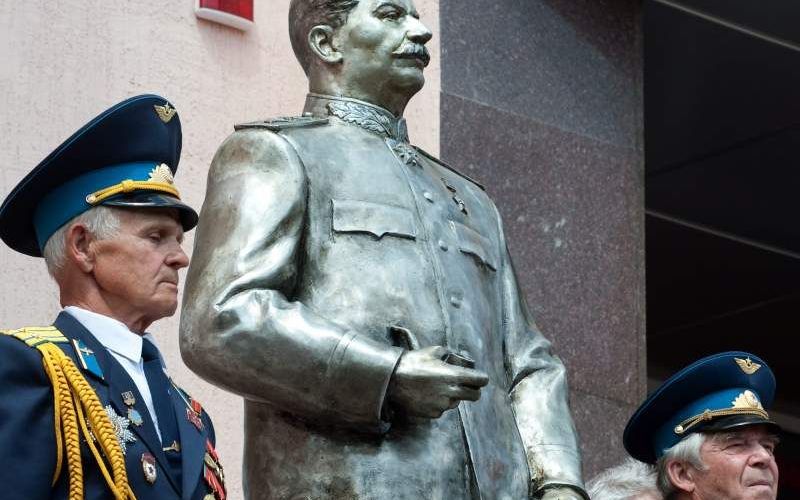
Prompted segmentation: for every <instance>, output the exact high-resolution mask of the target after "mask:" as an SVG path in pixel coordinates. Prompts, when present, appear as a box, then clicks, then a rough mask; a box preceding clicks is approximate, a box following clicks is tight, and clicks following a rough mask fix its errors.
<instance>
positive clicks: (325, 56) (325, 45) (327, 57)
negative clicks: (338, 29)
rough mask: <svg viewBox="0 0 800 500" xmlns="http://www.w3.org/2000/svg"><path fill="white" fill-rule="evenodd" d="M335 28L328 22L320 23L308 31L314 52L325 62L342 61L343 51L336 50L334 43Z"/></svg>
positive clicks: (334, 62) (309, 42) (335, 62)
mask: <svg viewBox="0 0 800 500" xmlns="http://www.w3.org/2000/svg"><path fill="white" fill-rule="evenodd" d="M333 35H334V31H333V28H331V27H330V26H328V25H327V24H320V25H317V26H314V27H313V28H311V31H309V32H308V45H309V46H310V47H311V50H312V51H313V52H314V54H316V55H317V57H319V58H320V59H321V60H322V61H323V62H326V63H328V64H338V63H340V62H342V53H341V52H339V51H338V50H336V47H335V46H334V44H333Z"/></svg>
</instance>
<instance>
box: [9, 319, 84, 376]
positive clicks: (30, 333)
mask: <svg viewBox="0 0 800 500" xmlns="http://www.w3.org/2000/svg"><path fill="white" fill-rule="evenodd" d="M44 343H53V344H56V345H58V346H59V347H61V348H62V349H63V346H67V345H69V339H67V338H66V337H65V336H64V334H62V333H61V332H60V331H58V330H57V329H56V328H55V327H52V326H44V327H25V328H17V329H10V330H5V329H3V330H0V373H5V377H9V376H10V374H12V373H15V374H24V375H26V376H30V377H34V378H36V379H41V380H45V377H44V375H45V372H44V368H43V365H42V353H41V352H40V351H39V350H38V349H36V347H37V346H39V345H41V344H44ZM4 380H6V381H8V379H7V378H4Z"/></svg>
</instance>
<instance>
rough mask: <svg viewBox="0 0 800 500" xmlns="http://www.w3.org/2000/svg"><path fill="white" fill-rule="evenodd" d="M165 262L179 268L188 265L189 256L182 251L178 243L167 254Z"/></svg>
mask: <svg viewBox="0 0 800 500" xmlns="http://www.w3.org/2000/svg"><path fill="white" fill-rule="evenodd" d="M167 264H168V265H170V266H171V267H174V268H175V269H181V268H184V267H186V266H188V265H189V256H188V255H186V252H184V251H183V247H181V246H180V245H179V246H178V248H176V249H175V250H174V251H172V252H170V254H169V255H168V256H167Z"/></svg>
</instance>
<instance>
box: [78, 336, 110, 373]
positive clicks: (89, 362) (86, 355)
mask: <svg viewBox="0 0 800 500" xmlns="http://www.w3.org/2000/svg"><path fill="white" fill-rule="evenodd" d="M72 347H73V348H74V349H75V355H76V356H77V357H78V359H79V360H80V362H81V367H83V369H84V370H86V371H88V372H89V373H91V374H92V375H94V376H95V377H97V378H99V379H101V380H104V378H103V370H101V369H100V364H98V363H97V358H95V357H94V351H93V350H91V349H89V348H88V347H86V344H84V343H83V341H81V340H78V339H72Z"/></svg>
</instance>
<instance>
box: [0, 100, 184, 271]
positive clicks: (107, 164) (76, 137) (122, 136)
mask: <svg viewBox="0 0 800 500" xmlns="http://www.w3.org/2000/svg"><path fill="white" fill-rule="evenodd" d="M180 154H181V122H180V118H179V117H178V114H177V112H176V111H175V108H174V107H172V105H171V104H170V103H169V101H167V100H166V99H164V98H163V97H160V96H157V95H139V96H135V97H131V98H129V99H126V100H124V101H122V102H120V103H119V104H116V105H115V106H113V107H111V108H109V109H108V110H106V111H104V112H103V113H101V114H100V115H98V116H97V117H96V118H94V119H93V120H92V121H90V122H89V123H87V124H86V125H84V126H83V127H81V128H80V129H79V130H78V131H77V132H75V133H74V134H73V135H72V136H71V137H70V138H69V139H67V140H66V141H64V142H63V143H62V144H61V145H60V146H58V147H57V148H56V149H55V150H54V151H53V152H52V153H50V154H49V155H48V156H47V157H46V158H45V159H44V160H42V162H41V163H39V165H37V166H36V167H35V168H34V169H33V170H32V171H31V172H30V173H29V174H28V175H26V176H25V178H23V179H22V180H21V181H20V182H19V184H17V186H16V187H15V188H14V189H13V190H12V191H11V193H10V194H9V195H8V196H7V197H6V199H5V201H4V202H3V204H2V206H0V238H2V240H3V241H4V242H5V243H6V244H7V245H8V246H9V247H11V248H13V249H14V250H17V251H18V252H21V253H24V254H27V255H31V256H34V257H40V256H41V255H42V249H43V248H44V245H45V243H46V242H47V240H48V239H49V238H50V236H52V235H53V233H54V232H56V231H57V230H58V229H59V228H60V227H61V226H63V225H64V224H65V223H66V222H68V221H69V220H71V219H72V218H74V217H76V216H78V215H80V214H81V213H83V212H85V211H87V210H89V209H90V208H92V207H94V206H98V205H106V206H121V207H130V208H144V209H146V208H173V209H176V210H177V213H178V215H179V218H180V222H181V224H182V226H183V228H184V230H187V231H188V230H189V229H191V228H193V227H194V226H195V225H196V224H197V218H198V216H197V213H196V212H195V211H194V210H193V209H192V208H191V207H189V206H188V205H186V204H184V203H183V202H181V201H180V195H179V193H178V190H177V188H175V186H174V183H173V176H174V174H175V172H176V171H177V167H178V161H179V160H180Z"/></svg>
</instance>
